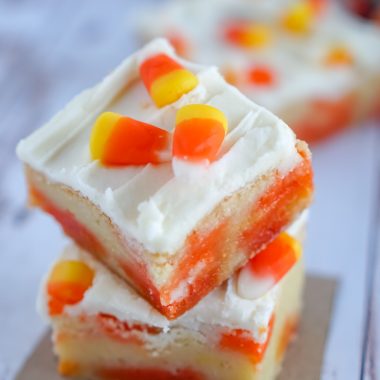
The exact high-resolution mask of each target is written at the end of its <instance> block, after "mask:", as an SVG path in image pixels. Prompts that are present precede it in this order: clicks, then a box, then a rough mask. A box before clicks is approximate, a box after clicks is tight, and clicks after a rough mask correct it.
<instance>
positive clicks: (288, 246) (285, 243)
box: [247, 232, 302, 283]
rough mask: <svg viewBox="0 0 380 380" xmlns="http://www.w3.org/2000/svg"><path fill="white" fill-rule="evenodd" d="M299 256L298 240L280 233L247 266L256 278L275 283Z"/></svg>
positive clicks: (300, 253) (300, 254)
mask: <svg viewBox="0 0 380 380" xmlns="http://www.w3.org/2000/svg"><path fill="white" fill-rule="evenodd" d="M301 256H302V247H301V244H300V243H299V242H298V240H296V239H295V238H293V237H292V236H290V235H289V234H287V233H286V232H282V233H281V234H280V235H279V236H278V237H277V238H276V239H275V240H273V241H272V242H271V243H269V245H268V246H267V247H266V248H265V249H264V250H262V251H261V252H260V253H259V254H257V255H256V256H254V257H253V258H252V259H251V260H250V261H249V262H248V264H247V265H248V267H249V269H250V271H251V272H252V273H253V274H254V276H255V277H256V278H272V279H273V280H274V282H275V283H277V282H278V281H280V280H281V279H282V278H283V277H284V276H285V274H286V273H288V272H289V270H290V269H291V268H292V267H293V266H294V265H295V264H296V263H297V262H298V260H299V259H300V258H301Z"/></svg>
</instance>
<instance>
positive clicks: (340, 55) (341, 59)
mask: <svg viewBox="0 0 380 380" xmlns="http://www.w3.org/2000/svg"><path fill="white" fill-rule="evenodd" d="M325 62H326V64H327V65H329V66H351V65H352V64H353V63H354V57H353V56H352V54H351V52H350V50H349V49H348V48H347V47H345V46H344V45H337V46H334V47H333V48H332V49H331V50H330V51H329V52H328V54H327V56H326V58H325Z"/></svg>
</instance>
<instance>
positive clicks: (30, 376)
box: [16, 276, 337, 380]
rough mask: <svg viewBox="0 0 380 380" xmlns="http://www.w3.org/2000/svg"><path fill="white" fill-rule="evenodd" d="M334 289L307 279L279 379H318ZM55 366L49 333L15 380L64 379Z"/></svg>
mask: <svg viewBox="0 0 380 380" xmlns="http://www.w3.org/2000/svg"><path fill="white" fill-rule="evenodd" d="M336 286H337V282H336V281H335V280H333V279H328V278H321V277H314V276H308V277H307V280H306V289H305V301H304V310H303V315H302V320H301V326H300V331H299V335H298V337H297V339H296V340H295V341H294V342H293V344H292V345H291V346H290V347H289V349H288V352H287V354H286V357H285V362H284V365H283V368H282V371H281V373H280V375H279V377H278V380H319V379H320V374H321V369H322V368H321V367H322V362H323V353H324V348H325V342H326V338H327V335H328V330H329V325H330V319H331V312H332V305H333V300H334V294H335V289H336ZM56 366H57V363H56V359H55V358H54V355H53V353H52V347H51V342H50V333H49V332H48V333H46V334H45V335H44V336H43V338H42V339H41V341H40V342H39V343H38V345H37V346H36V348H35V349H34V351H33V352H32V354H31V355H30V357H29V358H28V359H27V361H26V362H25V364H24V366H23V368H22V369H21V371H20V372H19V374H18V376H17V377H16V380H64V379H63V378H62V377H61V376H59V375H58V374H57V372H56ZM131 380H132V379H131ZM152 380H154V379H152ZM231 380H238V379H231Z"/></svg>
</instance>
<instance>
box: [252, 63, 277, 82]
mask: <svg viewBox="0 0 380 380" xmlns="http://www.w3.org/2000/svg"><path fill="white" fill-rule="evenodd" d="M248 81H249V82H250V83H252V84H254V85H258V86H271V85H273V84H274V82H275V76H274V72H273V71H272V70H271V69H270V68H269V67H266V66H255V67H253V68H252V69H250V70H249V72H248Z"/></svg>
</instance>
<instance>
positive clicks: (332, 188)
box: [0, 0, 380, 380]
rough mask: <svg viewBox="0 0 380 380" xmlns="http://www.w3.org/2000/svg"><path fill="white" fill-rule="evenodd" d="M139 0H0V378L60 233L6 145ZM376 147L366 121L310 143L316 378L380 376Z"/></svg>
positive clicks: (34, 334)
mask: <svg viewBox="0 0 380 380" xmlns="http://www.w3.org/2000/svg"><path fill="white" fill-rule="evenodd" d="M145 3H147V1H141V0H140V1H132V0H130V1H129V2H128V1H123V0H112V1H109V0H108V1H107V0H82V1H78V0H65V1H51V0H50V1H48V0H35V1H26V0H18V1H15V0H8V1H6V0H0V115H1V116H0V131H1V134H0V173H1V175H0V242H1V249H0V380H10V379H13V376H14V374H15V372H16V371H17V369H18V368H19V366H20V365H21V364H22V362H23V360H24V358H25V356H26V355H27V354H28V353H29V352H30V351H31V350H32V349H33V347H34V344H35V342H36V341H37V340H38V338H39V337H40V336H41V334H42V333H43V331H44V329H45V326H44V324H43V322H42V321H41V320H40V319H39V317H38V315H37V314H36V312H35V306H34V303H35V295H36V292H37V288H38V284H39V281H40V278H41V276H42V275H43V273H44V271H45V270H46V269H47V267H48V265H49V263H50V262H51V261H52V259H53V257H54V256H55V255H56V253H57V252H58V251H59V250H60V249H61V247H62V246H63V244H64V238H63V237H62V235H61V233H60V230H59V229H58V227H56V226H55V224H54V223H53V222H52V221H51V219H50V218H49V217H47V216H45V215H42V213H40V212H37V211H28V210H25V208H24V203H25V197H26V193H25V187H24V182H23V178H22V172H21V166H20V164H19V163H18V162H17V160H16V157H15V155H14V149H15V144H16V142H17V141H18V140H19V139H20V137H22V136H24V135H26V134H28V133H29V132H30V131H31V130H33V129H35V128H37V127H38V126H39V125H40V124H41V123H43V122H44V121H46V120H47V119H48V118H49V117H50V116H52V115H53V114H54V113H55V112H56V111H57V110H59V108H61V107H62V106H63V105H64V104H65V103H66V102H67V101H68V100H69V99H70V98H71V97H72V96H73V95H75V94H76V93H77V92H79V91H80V90H81V89H83V88H84V87H86V86H89V85H91V84H93V83H95V82H96V81H98V80H99V79H100V78H102V77H103V76H104V75H105V74H106V73H107V71H109V70H110V69H112V68H113V67H114V66H115V65H116V64H117V63H119V61H120V60H121V59H122V58H123V57H124V56H125V55H127V54H128V53H129V52H131V51H132V50H133V49H134V48H135V47H136V46H137V45H136V42H135V40H134V38H133V36H132V34H131V30H132V26H131V24H132V21H133V19H135V17H136V15H137V14H138V8H139V7H141V6H144V5H145ZM379 146H380V128H378V127H377V128H376V127H375V126H374V125H368V126H363V127H361V128H357V129H352V130H349V131H347V133H345V134H343V135H340V136H337V137H335V138H333V139H332V140H330V141H328V142H326V143H324V144H322V145H320V146H318V147H316V148H314V149H313V153H314V166H315V173H316V187H317V193H316V199H315V203H314V206H313V209H312V214H311V223H310V233H309V240H308V243H307V249H306V256H307V267H308V270H309V271H311V272H314V273H318V274H322V275H326V276H333V277H336V278H338V279H339V280H340V286H339V289H338V294H337V299H336V303H335V310H334V315H333V320H332V327H331V332H330V334H329V339H328V343H327V349H326V353H325V360H324V369H323V379H328V380H332V379H334V380H335V379H338V380H351V379H367V380H369V379H370V380H376V379H377V380H379V379H380V364H379V363H380V356H379V355H380V347H379V345H380V300H379V294H380V260H379V259H378V258H377V257H378V254H379V247H380V243H379V240H377V238H376V236H377V235H379V232H380V229H379V226H380V225H379V215H380V211H379V204H380V192H379V178H380V171H379V168H380V164H379V163H380V159H379V155H380V153H379V152H380V148H379ZM302 380H307V379H302Z"/></svg>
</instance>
